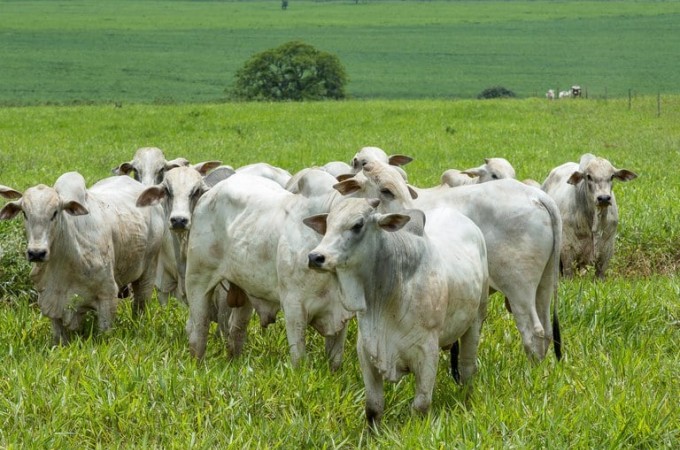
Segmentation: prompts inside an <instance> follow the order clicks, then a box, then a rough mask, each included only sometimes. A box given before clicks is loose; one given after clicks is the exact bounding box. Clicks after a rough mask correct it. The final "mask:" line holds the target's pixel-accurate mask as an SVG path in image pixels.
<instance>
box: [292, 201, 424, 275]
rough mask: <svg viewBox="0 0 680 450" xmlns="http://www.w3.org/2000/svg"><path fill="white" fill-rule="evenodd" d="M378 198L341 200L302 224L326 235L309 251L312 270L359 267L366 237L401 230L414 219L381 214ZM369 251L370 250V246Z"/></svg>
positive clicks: (364, 257)
mask: <svg viewBox="0 0 680 450" xmlns="http://www.w3.org/2000/svg"><path fill="white" fill-rule="evenodd" d="M378 204H379V200H377V199H359V198H350V199H347V200H345V201H343V202H340V203H338V204H337V205H336V206H335V207H334V208H333V209H332V210H331V212H330V213H328V214H319V215H316V216H311V217H307V218H306V219H304V220H303V223H304V224H305V225H307V226H308V227H310V228H312V229H313V230H314V231H316V232H317V233H319V234H322V235H323V236H324V237H323V239H322V240H321V242H320V243H319V245H318V246H317V247H316V248H315V249H314V250H312V251H311V252H310V253H309V254H308V260H309V261H308V265H309V267H310V268H311V269H315V270H320V271H330V272H333V271H335V270H336V269H338V268H340V269H345V268H350V267H354V266H360V265H361V261H365V260H366V258H367V255H365V254H364V253H365V250H367V249H366V248H365V247H366V246H370V243H366V244H363V242H364V241H366V240H367V239H366V236H370V235H371V234H372V233H376V232H380V230H384V231H389V232H392V231H397V230H400V229H401V228H402V227H403V226H404V225H406V223H408V221H409V220H410V219H411V217H410V216H408V215H405V214H380V213H378V212H376V210H375V208H376V207H377V206H378ZM368 239H370V238H368ZM369 251H370V249H369Z"/></svg>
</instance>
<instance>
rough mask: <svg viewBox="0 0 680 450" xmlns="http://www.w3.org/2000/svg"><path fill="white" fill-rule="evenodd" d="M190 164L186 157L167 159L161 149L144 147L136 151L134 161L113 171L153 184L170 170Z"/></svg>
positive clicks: (159, 180)
mask: <svg viewBox="0 0 680 450" xmlns="http://www.w3.org/2000/svg"><path fill="white" fill-rule="evenodd" d="M188 165H189V161H187V160H186V159H185V158H176V159H173V160H171V161H167V160H166V159H165V155H164V154H163V151H162V150H161V149H159V148H156V147H142V148H140V149H138V150H137V151H136V152H135V155H134V157H133V158H132V161H130V162H125V163H122V164H120V165H118V167H116V168H114V169H113V170H112V172H113V173H114V174H115V175H132V176H134V178H135V180H137V181H139V182H140V183H142V184H143V185H146V186H153V185H154V184H159V183H160V182H161V181H163V176H164V175H165V172H167V171H168V170H170V169H174V168H175V167H180V166H188Z"/></svg>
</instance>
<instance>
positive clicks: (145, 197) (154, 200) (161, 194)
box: [137, 184, 166, 207]
mask: <svg viewBox="0 0 680 450" xmlns="http://www.w3.org/2000/svg"><path fill="white" fill-rule="evenodd" d="M165 195H166V191H165V187H164V186H163V185H162V184H157V185H156V186H149V187H148V188H146V189H144V190H143V191H142V193H141V194H139V197H137V206H140V207H141V206H151V205H157V204H158V203H159V202H160V201H161V200H163V198H165Z"/></svg>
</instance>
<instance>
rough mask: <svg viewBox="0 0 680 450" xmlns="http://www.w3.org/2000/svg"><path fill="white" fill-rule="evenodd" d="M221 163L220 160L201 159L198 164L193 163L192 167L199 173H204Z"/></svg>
mask: <svg viewBox="0 0 680 450" xmlns="http://www.w3.org/2000/svg"><path fill="white" fill-rule="evenodd" d="M221 165H222V161H203V162H200V163H198V164H194V169H196V170H197V171H198V173H200V174H201V175H205V174H207V173H208V172H210V171H211V170H213V169H216V168H217V167H219V166H221Z"/></svg>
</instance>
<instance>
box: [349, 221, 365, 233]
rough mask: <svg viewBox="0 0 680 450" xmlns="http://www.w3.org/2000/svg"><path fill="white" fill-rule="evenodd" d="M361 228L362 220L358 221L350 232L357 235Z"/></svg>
mask: <svg viewBox="0 0 680 450" xmlns="http://www.w3.org/2000/svg"><path fill="white" fill-rule="evenodd" d="M363 226H364V219H361V220H360V221H358V222H357V223H355V224H354V225H353V226H352V228H351V230H352V232H353V233H358V232H360V231H361V229H362V228H363Z"/></svg>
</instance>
